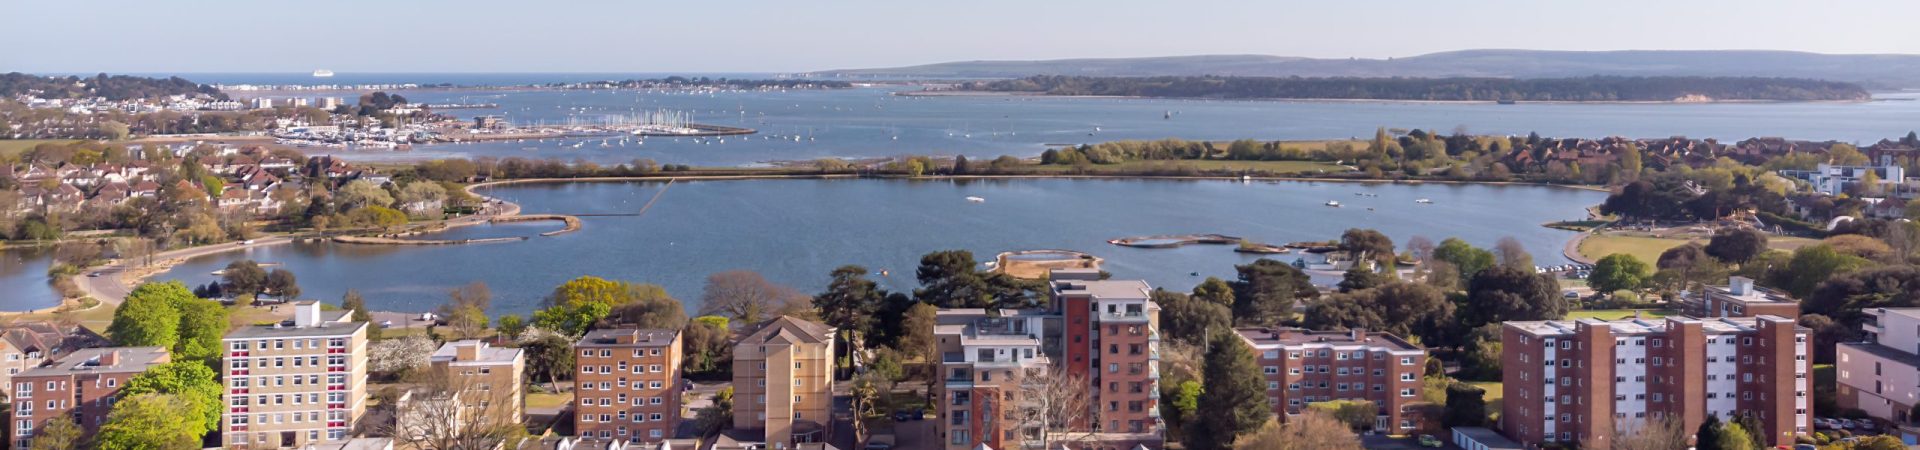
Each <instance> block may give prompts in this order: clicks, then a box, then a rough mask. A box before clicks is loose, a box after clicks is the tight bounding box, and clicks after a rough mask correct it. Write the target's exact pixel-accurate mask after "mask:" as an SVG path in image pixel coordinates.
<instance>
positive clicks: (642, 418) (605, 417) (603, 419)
mask: <svg viewBox="0 0 1920 450" xmlns="http://www.w3.org/2000/svg"><path fill="white" fill-rule="evenodd" d="M595 417H598V418H599V420H594V419H595ZM627 418H628V417H627V412H626V411H620V412H619V414H601V415H598V416H595V415H593V414H581V415H580V421H581V422H600V423H614V421H615V420H627ZM632 419H633V423H644V422H659V421H663V420H666V416H665V415H662V414H660V413H653V414H651V415H649V414H634V415H633V417H632Z"/></svg>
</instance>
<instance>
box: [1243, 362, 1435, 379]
mask: <svg viewBox="0 0 1920 450" xmlns="http://www.w3.org/2000/svg"><path fill="white" fill-rule="evenodd" d="M1302 368H1304V369H1306V373H1333V374H1336V375H1340V376H1346V375H1365V374H1366V371H1365V370H1362V369H1361V368H1358V367H1355V368H1353V369H1352V370H1348V369H1347V368H1346V367H1340V368H1338V370H1329V369H1330V368H1329V367H1327V366H1324V365H1322V366H1303V367H1292V368H1288V369H1287V374H1288V375H1299V374H1300V371H1301V369H1302ZM1260 371H1261V372H1263V373H1266V374H1267V375H1278V374H1279V373H1280V367H1279V366H1262V367H1261V368H1260ZM1386 374H1387V371H1386V369H1373V376H1376V377H1378V376H1385V375H1386ZM1400 381H1413V373H1411V372H1401V373H1400Z"/></svg>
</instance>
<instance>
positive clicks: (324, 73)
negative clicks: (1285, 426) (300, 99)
mask: <svg viewBox="0 0 1920 450" xmlns="http://www.w3.org/2000/svg"><path fill="white" fill-rule="evenodd" d="M313 76H314V78H326V77H331V76H333V71H331V70H327V69H320V70H315V71H313Z"/></svg>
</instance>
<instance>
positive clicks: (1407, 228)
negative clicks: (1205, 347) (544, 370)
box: [0, 179, 1605, 314]
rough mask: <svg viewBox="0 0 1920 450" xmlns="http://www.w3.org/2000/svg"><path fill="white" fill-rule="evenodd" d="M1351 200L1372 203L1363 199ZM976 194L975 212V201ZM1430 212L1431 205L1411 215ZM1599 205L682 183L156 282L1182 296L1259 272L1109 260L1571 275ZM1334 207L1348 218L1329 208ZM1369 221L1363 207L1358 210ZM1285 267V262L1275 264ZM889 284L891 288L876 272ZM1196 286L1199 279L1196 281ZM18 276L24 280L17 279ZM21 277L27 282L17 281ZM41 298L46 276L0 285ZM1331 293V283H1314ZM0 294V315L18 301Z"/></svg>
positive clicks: (1450, 189) (214, 263) (1382, 196)
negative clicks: (1354, 262) (843, 285)
mask: <svg viewBox="0 0 1920 450" xmlns="http://www.w3.org/2000/svg"><path fill="white" fill-rule="evenodd" d="M663 186H665V183H662V182H602V183H550V184H520V185H506V186H496V187H490V188H484V193H485V194H487V195H491V196H496V197H499V198H503V199H507V200H510V201H514V202H517V203H519V204H521V205H522V206H523V207H524V208H525V212H527V213H530V214H537V213H564V214H593V213H631V212H634V211H637V210H638V209H639V207H640V205H641V204H644V203H646V201H647V200H648V199H649V198H652V196H653V195H654V193H655V192H657V191H658V190H659V189H661V188H662V187H663ZM1355 193H1367V194H1377V195H1378V196H1377V197H1372V196H1366V197H1363V196H1357V195H1355ZM968 196H978V197H983V198H985V199H986V201H985V202H978V203H976V202H969V201H967V200H966V199H965V198H966V197H968ZM1420 198H1428V199H1432V200H1433V202H1434V203H1433V204H1431V205H1423V204H1418V203H1415V202H1414V200H1415V199H1420ZM1604 198H1605V194H1604V193H1602V192H1595V191H1589V190H1580V189H1570V188H1560V187H1547V186H1527V185H1481V184H1445V183H1426V184H1387V183H1346V182H1314V181H1252V182H1241V181H1228V180H1152V179H1147V180H1143V179H979V180H879V179H774V180H734V181H717V180H715V181H680V182H676V183H674V184H673V185H672V187H671V188H669V191H668V192H667V193H666V194H665V195H664V196H662V197H661V199H660V201H659V203H657V204H655V205H654V206H653V208H652V209H650V210H649V211H648V212H647V213H646V215H644V216H639V217H586V218H583V220H584V221H585V224H584V228H583V229H582V230H580V231H578V232H574V233H568V234H564V235H559V236H554V237H538V236H536V235H537V234H538V233H539V232H541V231H547V230H551V229H554V228H555V227H557V226H558V225H556V224H553V223H532V224H525V223H523V224H509V225H492V226H486V225H483V226H476V227H469V228H461V229H456V230H453V231H449V232H446V233H444V234H443V235H442V236H425V237H427V238H466V237H498V236H535V237H533V238H532V239H530V240H526V241H520V242H511V243H500V244H476V245H456V246H430V247H414V246H407V247H389V246H368V245H350V244H334V243H299V244H290V245H281V246H272V247H262V248H254V249H251V250H247V251H243V252H230V253H223V254H218V255H212V256H207V257H201V258H196V259H192V260H189V261H188V262H187V263H184V264H181V265H180V266H177V267H175V268H173V269H172V270H171V271H169V272H166V273H163V274H161V275H159V276H158V277H156V279H158V280H169V279H172V280H180V281H183V282H187V283H189V284H202V283H206V282H209V281H212V280H214V279H215V277H214V276H213V275H212V274H211V273H212V272H213V271H214V270H217V269H219V268H221V267H224V266H225V265H226V264H227V263H228V262H231V261H233V260H237V259H242V258H250V259H253V260H255V261H260V262H272V263H281V264H284V266H282V267H284V268H286V269H288V270H291V271H293V272H294V273H295V274H296V275H298V277H299V280H300V284H301V286H302V288H303V291H304V292H305V293H304V294H303V295H302V296H303V297H307V298H315V299H322V300H328V301H335V300H337V299H339V298H340V296H341V295H342V294H343V293H344V292H345V291H346V289H348V288H354V289H358V290H359V291H360V292H361V293H362V294H363V295H365V296H366V298H367V301H368V304H369V305H370V306H371V307H372V308H375V309H378V310H383V311H427V310H431V309H432V308H433V307H434V306H436V305H438V304H439V303H441V302H443V301H444V300H445V298H446V292H447V291H448V290H450V289H452V288H454V287H457V286H461V285H463V284H466V283H469V282H472V281H484V282H486V283H487V284H488V285H490V286H491V287H492V289H493V292H494V303H493V305H494V311H493V313H495V314H506V313H526V312H528V311H531V310H533V309H535V308H536V307H538V305H539V301H540V299H541V297H542V296H544V295H546V294H547V293H548V292H549V291H551V290H552V288H553V287H554V286H556V285H559V284H560V283H562V282H564V281H566V280H567V279H570V278H573V277H576V276H580V275H596V276H601V277H607V278H615V279H622V280H629V281H636V282H650V283H658V284H661V285H663V286H665V287H666V288H667V291H668V292H669V293H671V294H672V295H673V296H675V297H676V298H679V299H681V300H682V301H685V302H687V303H688V304H689V309H690V310H691V309H694V308H697V303H698V299H699V296H700V291H701V286H702V285H703V283H704V282H705V278H706V277H707V276H708V275H710V274H713V273H717V272H721V271H726V270H735V269H745V270H753V271H757V272H760V273H761V274H763V275H765V276H767V278H769V279H771V280H773V281H774V282H777V283H781V284H785V285H788V286H792V287H794V288H797V289H799V290H801V291H802V292H807V293H813V292H818V290H819V289H821V288H823V287H824V286H825V284H826V282H827V273H828V272H829V271H831V270H833V268H835V267H838V266H840V265H842V264H860V265H864V266H866V267H867V268H868V269H870V270H871V271H873V272H876V274H875V275H874V278H875V279H876V280H877V281H878V282H879V283H880V284H881V285H882V286H883V287H884V288H886V289H889V290H902V291H905V290H911V289H912V288H913V287H914V286H915V285H916V282H915V281H914V279H913V272H914V268H915V266H916V265H917V263H918V261H919V257H920V256H921V255H923V254H925V253H928V252H932V251H937V250H946V249H966V250H971V251H972V252H973V253H974V256H975V258H976V259H977V260H979V261H981V262H986V261H988V260H989V259H991V258H992V257H993V255H994V254H996V253H999V252H1002V251H1010V250H1030V249H1067V250H1077V251H1083V252H1087V253H1091V254H1093V255H1095V256H1099V257H1101V258H1105V259H1106V264H1105V267H1104V268H1105V269H1106V270H1108V271H1110V272H1112V273H1113V274H1114V276H1116V277H1122V278H1141V279H1145V280H1147V281H1148V282H1149V283H1152V284H1153V285H1154V286H1162V287H1166V288H1168V289H1174V290H1181V291H1185V290H1190V289H1191V288H1192V287H1193V285H1195V284H1197V283H1199V282H1200V281H1201V280H1203V279H1204V277H1207V276H1218V277H1222V278H1231V277H1232V274H1233V266H1234V265H1236V264H1245V263H1248V262H1252V261H1254V260H1255V259H1257V258H1258V256H1255V255H1247V254H1242V253H1236V252H1234V251H1233V249H1232V246H1218V245H1198V246H1187V247H1181V248H1173V249H1137V248H1127V247H1120V246H1115V245H1111V244H1108V243H1107V242H1106V241H1107V240H1108V239H1114V238H1119V237H1127V236H1141V235H1156V234H1185V233H1221V234H1228V235H1234V236H1242V237H1245V238H1247V239H1252V240H1257V241H1263V242H1270V243H1284V242H1292V241H1306V240H1326V239H1334V238H1337V237H1338V235H1339V234H1340V232H1342V231H1344V230H1345V229H1347V228H1352V227H1363V228H1376V229H1379V230H1381V231H1383V232H1385V233H1387V234H1388V235H1389V236H1391V237H1392V238H1393V239H1394V240H1395V242H1398V243H1404V242H1406V240H1407V239H1408V238H1411V237H1413V236H1415V235H1421V236H1427V237H1429V238H1431V239H1433V240H1434V241H1439V240H1441V239H1443V238H1446V237H1460V238H1462V239H1465V240H1467V241H1468V242H1471V243H1473V244H1475V245H1480V246H1490V245H1492V244H1493V243H1494V241H1496V240H1498V239H1499V238H1500V237H1502V236H1513V237H1515V238H1517V239H1519V240H1520V242H1521V243H1523V244H1524V245H1525V246H1526V248H1527V249H1529V250H1530V251H1532V252H1533V253H1534V255H1535V259H1536V260H1537V261H1538V262H1539V263H1541V264H1548V263H1557V262H1562V261H1564V258H1563V257H1562V256H1561V255H1560V251H1561V249H1562V247H1563V245H1564V244H1565V243H1566V241H1567V240H1568V239H1569V238H1571V237H1572V236H1573V235H1574V233H1572V232H1568V231H1562V230H1554V229H1549V228H1545V227H1541V226H1539V224H1542V223H1545V222H1550V221H1555V220H1563V219H1578V218H1581V217H1585V210H1584V208H1585V207H1586V206H1588V205H1593V204H1596V203H1598V202H1600V201H1601V200H1603V199H1604ZM1333 199H1337V200H1340V201H1341V203H1343V204H1345V205H1346V206H1345V207H1342V208H1329V207H1326V206H1322V204H1323V203H1325V202H1326V201H1327V200H1333ZM1368 208H1372V210H1369V209H1368ZM1274 257H1276V258H1278V259H1281V260H1283V261H1289V262H1290V261H1292V260H1293V258H1295V257H1296V256H1295V255H1275V256H1274ZM881 270H886V271H888V272H889V275H886V276H880V275H878V274H877V272H879V271H881ZM1191 273H1198V276H1194V275H1190V274H1191ZM16 278H19V279H16ZM24 279H30V280H24ZM26 281H31V282H35V283H40V284H42V285H44V283H45V281H44V278H43V277H42V278H32V277H13V278H5V279H0V282H9V283H13V285H4V286H0V289H4V290H5V291H7V292H23V291H21V290H19V289H21V286H19V285H18V284H19V283H22V282H26ZM1319 281H1321V282H1325V283H1331V282H1333V281H1335V280H1332V279H1321V280H1319ZM26 300H29V299H23V298H13V297H11V296H10V298H9V299H7V301H6V302H4V303H0V308H5V309H21V308H22V307H23V305H26V304H27V303H31V302H28V301H26Z"/></svg>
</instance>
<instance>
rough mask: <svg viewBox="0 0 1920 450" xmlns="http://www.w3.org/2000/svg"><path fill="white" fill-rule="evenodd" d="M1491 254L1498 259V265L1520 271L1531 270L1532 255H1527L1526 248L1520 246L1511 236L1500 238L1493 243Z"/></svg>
mask: <svg viewBox="0 0 1920 450" xmlns="http://www.w3.org/2000/svg"><path fill="white" fill-rule="evenodd" d="M1493 254H1494V256H1496V257H1499V258H1500V265H1502V266H1507V267H1516V268H1521V269H1529V270H1531V269H1533V254H1530V253H1527V246H1525V245H1521V244H1520V240H1519V239H1514V238H1513V236H1501V237H1500V240H1499V241H1496V242H1494V243H1493Z"/></svg>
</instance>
